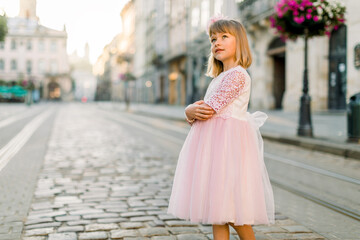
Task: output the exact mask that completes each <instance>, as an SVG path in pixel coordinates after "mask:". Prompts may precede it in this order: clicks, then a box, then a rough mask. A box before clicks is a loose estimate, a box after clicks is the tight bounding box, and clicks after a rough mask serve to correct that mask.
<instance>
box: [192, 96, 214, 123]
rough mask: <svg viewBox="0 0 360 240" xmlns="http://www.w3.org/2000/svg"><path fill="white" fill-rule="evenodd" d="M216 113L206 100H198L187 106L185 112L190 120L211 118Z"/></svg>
mask: <svg viewBox="0 0 360 240" xmlns="http://www.w3.org/2000/svg"><path fill="white" fill-rule="evenodd" d="M214 113H215V111H214V110H213V109H212V108H211V107H210V106H209V105H207V104H206V103H205V102H204V100H199V101H196V102H194V103H193V104H190V105H188V106H187V107H186V108H185V114H186V116H187V118H188V119H190V120H192V119H196V120H202V121H204V120H207V119H209V118H211V117H212V116H213V114H214Z"/></svg>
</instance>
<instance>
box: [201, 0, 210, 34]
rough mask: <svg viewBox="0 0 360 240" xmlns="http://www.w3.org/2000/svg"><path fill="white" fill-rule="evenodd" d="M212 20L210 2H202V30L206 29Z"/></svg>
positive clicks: (204, 0)
mask: <svg viewBox="0 0 360 240" xmlns="http://www.w3.org/2000/svg"><path fill="white" fill-rule="evenodd" d="M209 18H210V5H209V0H202V2H201V28H202V29H205V28H206V25H207V22H208V20H209Z"/></svg>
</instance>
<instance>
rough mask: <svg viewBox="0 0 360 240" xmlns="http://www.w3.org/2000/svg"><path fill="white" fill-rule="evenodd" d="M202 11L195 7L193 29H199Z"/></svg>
mask: <svg viewBox="0 0 360 240" xmlns="http://www.w3.org/2000/svg"><path fill="white" fill-rule="evenodd" d="M199 18H200V11H199V8H197V7H195V8H193V10H192V13H191V26H192V27H193V28H197V27H199Z"/></svg>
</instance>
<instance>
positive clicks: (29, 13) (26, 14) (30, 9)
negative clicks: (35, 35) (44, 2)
mask: <svg viewBox="0 0 360 240" xmlns="http://www.w3.org/2000/svg"><path fill="white" fill-rule="evenodd" d="M19 17H22V18H27V19H32V20H36V21H38V20H39V18H38V17H37V16H36V0H20V12H19Z"/></svg>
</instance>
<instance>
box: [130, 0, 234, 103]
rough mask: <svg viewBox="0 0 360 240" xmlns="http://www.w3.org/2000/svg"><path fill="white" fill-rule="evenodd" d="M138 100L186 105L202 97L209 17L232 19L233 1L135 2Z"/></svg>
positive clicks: (135, 60)
mask: <svg viewBox="0 0 360 240" xmlns="http://www.w3.org/2000/svg"><path fill="white" fill-rule="evenodd" d="M135 9H136V11H135V12H136V20H135V28H136V35H135V45H136V52H135V56H134V66H135V68H134V72H135V75H136V76H137V78H138V79H137V84H138V85H137V87H139V88H140V89H139V90H138V91H139V95H140V96H139V98H138V99H137V100H138V101H141V102H152V103H168V104H174V105H185V104H188V103H191V102H193V101H196V100H198V99H200V98H203V96H204V95H205V90H206V88H207V85H208V84H209V82H210V79H209V78H208V77H206V76H205V75H204V74H205V72H206V63H207V58H208V56H209V52H210V42H209V39H208V36H207V35H206V32H205V30H206V25H207V21H208V20H209V17H210V16H212V15H214V14H216V13H219V12H220V13H223V14H225V15H228V16H234V15H236V4H235V0H230V1H222V0H202V1H190V0H171V1H170V0H160V1H145V0H135Z"/></svg>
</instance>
